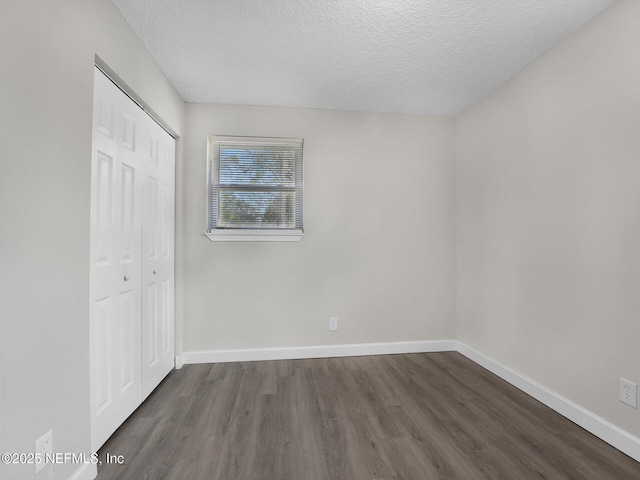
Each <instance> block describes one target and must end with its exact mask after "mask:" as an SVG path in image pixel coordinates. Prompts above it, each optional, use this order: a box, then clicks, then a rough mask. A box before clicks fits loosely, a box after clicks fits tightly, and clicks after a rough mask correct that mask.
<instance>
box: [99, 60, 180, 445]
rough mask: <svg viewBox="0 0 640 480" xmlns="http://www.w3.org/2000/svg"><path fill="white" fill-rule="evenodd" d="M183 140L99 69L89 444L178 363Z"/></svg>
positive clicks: (101, 436) (106, 434)
mask: <svg viewBox="0 0 640 480" xmlns="http://www.w3.org/2000/svg"><path fill="white" fill-rule="evenodd" d="M174 199H175V140H174V138H173V137H172V136H171V135H169V134H168V133H167V132H166V131H165V130H164V129H163V128H162V127H161V126H160V125H159V124H158V123H156V122H155V121H154V120H153V119H152V118H151V117H150V116H149V115H148V114H147V113H146V112H145V111H144V110H143V109H142V108H140V107H139V106H138V105H137V104H136V103H135V102H134V101H133V100H131V98H129V97H128V96H127V95H126V94H125V93H123V92H122V90H120V89H119V88H118V87H117V86H116V85H115V84H114V83H113V82H112V81H111V80H110V79H109V78H108V77H107V76H106V75H104V74H103V73H102V72H101V71H100V70H99V69H98V68H97V67H96V68H95V72H94V100H93V136H92V151H91V223H90V224H91V232H90V258H91V263H90V268H91V271H90V315H89V317H90V318H89V321H90V379H91V380H90V401H91V446H92V449H93V451H97V450H98V449H99V448H100V447H101V446H102V445H103V444H104V442H105V441H106V440H107V439H108V438H109V437H110V436H111V434H112V433H113V432H114V431H115V430H116V429H117V428H118V427H119V426H120V425H121V424H122V423H123V422H124V421H125V420H126V419H127V417H128V416H129V415H131V413H133V411H134V410H135V409H136V408H137V407H138V406H139V405H140V404H141V403H142V402H143V401H144V399H145V398H146V397H147V396H148V395H149V394H150V393H151V392H152V391H153V389H154V388H155V387H156V386H157V385H158V384H159V383H160V382H161V381H162V379H163V378H164V377H165V376H166V375H167V374H168V373H169V372H170V371H171V369H172V368H173V366H174Z"/></svg>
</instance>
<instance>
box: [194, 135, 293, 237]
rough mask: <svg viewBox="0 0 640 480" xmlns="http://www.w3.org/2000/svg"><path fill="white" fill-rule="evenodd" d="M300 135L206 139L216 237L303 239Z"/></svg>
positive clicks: (211, 228) (210, 234)
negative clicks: (298, 136)
mask: <svg viewBox="0 0 640 480" xmlns="http://www.w3.org/2000/svg"><path fill="white" fill-rule="evenodd" d="M302 143H303V142H302V139H299V138H258V137H220V136H212V137H209V138H208V162H209V173H208V187H209V199H208V204H209V211H208V217H209V228H208V231H207V233H206V235H207V237H209V239H211V240H214V241H219V240H227V241H229V240H231V241H252V240H253V241H256V240H260V241H272V240H285V241H297V240H300V238H302V235H303V232H302Z"/></svg>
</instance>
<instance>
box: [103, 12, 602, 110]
mask: <svg viewBox="0 0 640 480" xmlns="http://www.w3.org/2000/svg"><path fill="white" fill-rule="evenodd" d="M113 1H114V3H115V4H116V6H117V7H118V8H119V9H120V11H121V12H122V14H123V15H124V17H125V18H126V19H127V21H128V22H129V23H130V24H131V26H132V27H133V29H134V31H135V32H136V33H137V35H138V36H139V37H140V39H141V40H142V42H143V43H144V44H145V46H146V47H147V48H148V50H149V51H150V52H151V54H152V55H153V56H154V57H155V59H156V61H157V62H158V64H159V65H160V68H161V69H162V70H163V71H164V73H165V74H166V75H167V77H168V78H169V80H170V81H171V83H172V84H173V85H174V86H175V88H176V89H177V90H178V92H180V94H181V95H182V97H183V98H184V99H185V100H186V101H189V102H197V103H226V104H240V105H276V106H289V107H311V108H329V109H343V110H363V111H377V112H396V113H413V114H430V115H457V114H459V113H461V112H463V111H464V110H466V109H467V108H469V107H470V106H472V105H473V104H474V103H475V102H477V101H478V100H479V99H481V98H482V97H484V96H486V95H487V94H489V93H491V92H492V91H493V90H495V89H496V88H497V87H498V86H500V85H501V84H502V83H503V82H505V81H506V80H508V79H509V78H510V77H512V76H513V75H514V74H515V73H517V72H518V71H520V70H521V69H522V68H523V67H525V66H526V65H527V64H529V63H530V62H531V61H533V60H534V59H535V58H537V57H538V56H540V55H541V54H542V53H544V52H545V51H546V50H548V49H549V48H550V47H552V46H554V45H556V44H557V43H559V42H560V41H561V40H563V39H564V38H565V37H567V36H568V35H569V34H571V33H572V32H574V31H575V30H577V29H578V28H580V27H581V26H582V25H583V24H584V23H586V22H587V21H588V20H589V19H590V18H591V17H593V16H594V15H596V14H598V13H599V12H601V11H602V10H603V9H605V8H606V7H607V6H608V5H610V4H611V3H612V1H611V0H384V1H383V0H377V1H374V0H113Z"/></svg>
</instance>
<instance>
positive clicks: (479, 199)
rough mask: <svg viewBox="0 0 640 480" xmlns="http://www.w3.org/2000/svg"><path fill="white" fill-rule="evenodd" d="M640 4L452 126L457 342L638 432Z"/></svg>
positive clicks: (555, 53) (575, 39)
mask: <svg viewBox="0 0 640 480" xmlns="http://www.w3.org/2000/svg"><path fill="white" fill-rule="evenodd" d="M639 25H640V2H631V1H622V2H618V3H617V4H614V5H613V6H612V7H611V8H609V9H608V10H606V11H604V13H602V14H601V15H600V16H598V17H596V18H595V19H594V20H593V21H592V22H591V23H589V24H587V25H586V26H585V27H584V28H583V29H582V30H581V31H579V32H578V33H576V34H575V35H573V36H572V37H570V38H569V39H568V40H566V41H565V42H563V43H562V44H560V45H559V46H557V47H556V48H554V49H552V50H550V51H549V52H548V53H547V54H545V55H544V56H542V57H541V58H539V59H538V60H537V61H536V62H534V63H533V64H531V65H530V66H529V67H528V68H526V69H525V70H524V71H523V72H521V73H520V74H519V75H517V76H516V77H514V78H513V79H512V80H510V81H509V82H508V83H507V84H505V85H504V86H502V87H501V88H500V89H498V90H497V91H496V92H495V93H493V94H492V95H490V96H489V97H488V98H486V99H485V100H484V101H482V102H481V103H480V104H478V105H477V106H475V107H474V108H472V109H470V110H469V111H467V112H466V113H465V114H463V115H462V116H461V117H460V118H459V119H458V121H457V126H456V127H457V130H456V135H457V203H458V210H457V245H458V250H457V252H458V269H457V280H458V339H459V340H461V341H462V342H464V343H467V344H468V345H470V346H472V347H474V348H476V349H478V350H480V351H481V352H482V353H484V354H485V355H488V356H489V357H492V358H493V359H495V360H497V361H499V362H501V363H503V364H506V365H508V366H509V367H511V368H513V369H514V370H516V371H519V372H520V373H523V374H525V375H527V376H529V377H531V378H533V379H534V380H537V381H538V382H540V383H542V384H543V385H545V386H547V387H549V388H551V389H552V390H555V391H556V392H558V393H560V394H562V395H564V396H565V397H568V398H569V399H570V400H573V401H574V402H576V403H578V404H580V405H582V406H584V407H586V408H587V409H589V410H591V411H593V412H595V413H596V414H598V415H600V416H602V417H604V418H606V419H607V420H609V421H611V422H613V423H615V424H617V425H618V426H620V427H622V428H623V429H625V430H627V431H629V432H631V433H633V434H635V435H640V411H639V410H635V409H632V408H630V407H627V406H625V405H623V404H621V403H620V402H619V401H618V378H619V377H626V378H627V379H629V380H632V381H634V382H636V383H640V87H639V86H640V62H639V61H638V59H640V28H638V26H639Z"/></svg>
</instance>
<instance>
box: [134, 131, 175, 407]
mask: <svg viewBox="0 0 640 480" xmlns="http://www.w3.org/2000/svg"><path fill="white" fill-rule="evenodd" d="M152 127H153V128H152V130H151V135H150V141H149V146H150V149H149V155H148V157H147V160H146V165H145V180H144V186H143V189H144V207H143V212H144V215H143V216H144V220H143V238H144V249H143V254H142V258H143V265H142V271H143V296H145V298H143V302H142V305H143V314H142V316H143V322H142V336H143V343H142V378H143V397H144V398H146V397H147V396H148V395H149V394H150V393H151V392H152V391H153V389H154V388H155V387H156V386H157V385H158V384H159V383H160V382H161V381H162V379H163V378H164V377H165V376H166V375H167V374H168V373H169V372H170V371H171V370H172V369H173V367H174V363H175V356H174V278H173V277H174V240H173V238H174V202H175V187H174V181H175V180H174V179H175V140H174V139H173V138H172V137H171V136H170V135H169V134H168V133H166V132H165V131H164V130H163V129H162V128H160V127H159V126H158V125H154V126H152Z"/></svg>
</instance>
